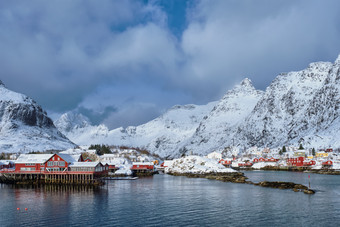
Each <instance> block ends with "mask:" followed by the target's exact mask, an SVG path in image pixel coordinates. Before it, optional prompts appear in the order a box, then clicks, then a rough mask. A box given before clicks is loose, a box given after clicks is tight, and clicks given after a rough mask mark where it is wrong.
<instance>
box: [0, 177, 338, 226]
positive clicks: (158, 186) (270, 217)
mask: <svg viewBox="0 0 340 227" xmlns="http://www.w3.org/2000/svg"><path fill="white" fill-rule="evenodd" d="M246 175H247V176H248V177H249V178H250V180H252V181H262V180H272V179H274V178H275V179H274V180H284V181H292V182H295V183H303V184H306V179H307V181H308V175H306V174H297V173H289V172H247V173H246ZM287 179H288V180H287ZM311 179H312V182H313V185H314V187H315V188H317V189H318V190H319V191H318V193H317V194H315V195H312V196H310V195H305V194H303V193H295V192H293V191H291V190H279V189H271V188H261V187H256V186H253V185H246V184H233V183H224V182H219V181H215V180H207V179H197V178H186V177H173V176H169V175H156V176H154V177H149V178H140V179H138V180H133V181H108V182H107V184H106V185H104V186H102V187H100V188H94V187H86V186H69V185H67V186H57V185H45V186H42V187H36V186H26V187H22V186H20V187H17V186H10V185H0V192H1V193H0V201H1V204H2V205H1V206H0V220H1V221H2V223H5V226H6V225H7V226H13V225H14V226H27V225H34V226H64V225H67V226H68V225H72V226H84V225H99V226H126V225H129V226H130V225H131V226H132V225H134V226H145V225H148V226H150V225H153V226H155V225H156V226H164V225H170V226H179V225H181V226H197V225H203V226H226V225H233V226H244V225H258V226H273V225H301V226H302V225H308V226H313V225H314V226H320V225H323V226H325V225H332V224H334V223H336V222H335V221H337V220H339V217H340V205H339V204H340V199H339V197H338V195H339V191H340V181H339V176H321V175H318V176H315V175H313V176H312V177H311ZM17 208H20V211H17V210H16V209H17ZM25 208H28V210H27V211H25ZM329 216H331V217H333V219H329V218H327V217H329Z"/></svg>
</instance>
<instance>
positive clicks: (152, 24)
mask: <svg viewBox="0 0 340 227" xmlns="http://www.w3.org/2000/svg"><path fill="white" fill-rule="evenodd" d="M195 3H197V4H195V5H194V7H193V8H188V12H187V13H188V18H187V22H186V24H187V27H186V29H185V30H184V31H183V34H182V36H180V37H179V38H178V36H174V35H173V34H172V33H171V29H169V28H168V27H167V24H168V23H167V21H168V15H167V14H166V12H165V11H164V9H163V8H161V7H160V6H159V5H158V1H149V3H147V4H144V3H143V2H138V1H78V0H75V1H66V0H65V1H48V2H46V1H30V2H26V1H6V2H1V3H0V30H1V33H0V68H1V70H2V76H1V80H2V81H3V82H5V83H6V84H7V87H9V88H12V89H14V90H16V91H19V92H23V93H25V94H28V95H30V96H32V97H33V98H34V99H36V100H37V101H38V103H40V104H42V105H43V107H44V108H47V109H49V110H51V111H52V112H63V111H67V110H71V109H77V108H80V107H83V108H87V109H89V110H93V112H94V113H98V114H99V115H101V116H106V115H105V114H104V115H103V113H104V112H105V111H108V110H113V109H114V111H113V112H112V115H110V117H107V118H106V120H105V122H106V123H108V124H111V123H110V122H111V121H112V122H123V121H125V122H126V123H124V124H123V123H122V124H123V125H126V124H128V123H129V122H130V123H131V124H137V123H136V122H140V123H142V122H143V121H145V120H146V119H150V118H151V117H154V116H155V114H156V113H160V112H162V111H163V110H164V109H166V108H168V107H170V106H172V105H174V104H185V103H187V102H191V103H196V104H203V103H206V102H208V101H212V100H217V99H218V98H220V97H221V96H222V95H223V93H225V92H226V90H227V89H230V88H231V87H232V86H233V85H234V84H235V83H236V82H237V81H240V80H241V79H242V78H244V77H246V76H247V77H250V78H251V79H252V81H253V82H254V83H255V85H256V86H257V87H260V88H264V87H265V86H266V85H268V84H269V83H270V81H271V80H272V79H274V77H275V76H276V74H278V73H280V72H281V71H289V70H299V69H301V68H303V67H305V66H307V65H308V63H309V62H311V61H318V60H329V61H333V60H334V59H335V58H336V56H337V55H338V54H339V51H340V50H339V41H338V40H340V30H339V27H340V3H339V2H338V1H332V0H328V1H318V0H313V1H308V0H300V1H280V0H278V1H271V0H266V1H256V2H255V1H228V0H214V1H198V2H196V1H195ZM138 109H144V110H145V111H143V116H140V118H138V119H137V118H136V120H133V118H134V116H133V115H132V114H127V113H136V110H138ZM107 116H109V115H107ZM119 119H120V120H119ZM113 125H116V123H112V124H111V126H113Z"/></svg>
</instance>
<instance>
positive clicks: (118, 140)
mask: <svg viewBox="0 0 340 227" xmlns="http://www.w3.org/2000/svg"><path fill="white" fill-rule="evenodd" d="M215 104H216V103H215V102H212V103H209V104H207V105H202V106H199V105H184V106H180V105H177V106H174V107H172V108H171V109H169V110H168V111H167V112H166V113H164V114H163V115H161V116H160V117H158V118H156V119H154V120H152V121H150V122H148V123H146V124H143V125H140V126H137V127H134V126H130V127H127V128H118V129H114V130H109V129H108V128H107V127H106V126H105V125H99V126H92V125H91V124H90V123H89V122H87V123H86V124H82V126H81V125H74V121H72V119H74V118H75V115H74V113H70V112H69V113H66V114H64V115H62V116H61V117H60V119H58V120H57V121H55V125H56V127H57V128H58V129H59V130H61V132H63V133H64V134H65V135H66V136H67V137H68V138H70V139H71V140H72V141H73V142H75V143H77V144H80V145H90V144H101V143H103V144H109V145H127V146H133V147H143V148H146V149H148V150H149V151H150V152H152V153H155V154H158V155H160V156H161V157H168V156H172V155H173V151H174V150H175V149H176V148H177V147H178V146H179V145H180V144H181V143H182V142H183V141H185V140H186V139H188V138H190V137H191V136H192V135H193V134H194V132H195V130H196V128H197V127H198V125H199V124H200V122H201V121H202V119H203V117H204V116H205V115H207V114H208V113H209V112H210V111H211V109H212V108H213V107H214V105H215ZM76 116H78V117H79V119H84V118H83V116H81V115H79V114H78V115H76ZM69 125H72V126H71V127H68V126H69ZM65 126H66V127H65ZM70 129H71V130H70Z"/></svg>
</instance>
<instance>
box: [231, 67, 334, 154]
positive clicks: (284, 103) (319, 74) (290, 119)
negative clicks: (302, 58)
mask: <svg viewBox="0 0 340 227" xmlns="http://www.w3.org/2000/svg"><path fill="white" fill-rule="evenodd" d="M335 68H336V64H331V63H329V62H317V63H312V64H310V65H309V67H308V68H307V69H305V70H302V71H298V72H290V73H288V74H281V75H279V76H278V77H277V78H276V79H275V80H274V81H273V82H272V83H271V85H270V86H269V87H268V88H267V89H266V92H265V94H264V95H263V97H262V98H261V100H260V101H259V102H258V103H257V105H256V106H255V108H254V110H253V111H252V112H251V114H250V115H249V116H248V117H247V118H246V119H245V120H244V123H243V124H242V125H241V126H240V127H239V128H238V132H239V134H238V135H237V136H236V140H237V142H238V144H246V146H262V147H263V146H267V147H280V146H282V145H288V144H293V145H297V144H299V143H303V144H306V145H308V143H309V142H308V141H305V139H304V137H306V136H307V135H308V136H310V138H309V139H308V140H314V139H315V138H316V137H317V134H315V132H316V131H318V130H320V129H321V128H320V127H321V125H318V124H315V123H314V124H311V119H315V120H316V119H318V118H320V117H321V118H323V115H328V114H329V111H330V109H329V110H325V111H324V113H321V111H320V110H321V109H322V108H325V107H326V106H325V105H326V102H324V101H322V100H321V99H320V96H323V95H326V96H329V95H327V91H326V90H328V89H329V88H326V87H327V86H326V83H328V82H327V81H329V79H328V78H329V77H330V72H332V70H333V71H334V70H335ZM329 83H330V84H331V85H330V86H335V82H334V80H333V81H329ZM331 93H333V92H331ZM318 94H319V95H318ZM326 99H327V100H328V101H330V100H329V97H327V98H326ZM330 102H331V104H330V105H333V104H334V103H335V100H334V101H330ZM313 106H314V107H313ZM326 108H328V107H326ZM333 119H334V118H332V119H328V120H327V123H326V124H330V123H331V121H332V120H333ZM316 121H317V120H316ZM333 123H337V124H338V123H339V122H333ZM333 136H335V135H333ZM319 142H321V144H314V145H328V144H325V141H319Z"/></svg>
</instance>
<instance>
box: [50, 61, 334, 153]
mask: <svg viewBox="0 0 340 227" xmlns="http://www.w3.org/2000/svg"><path fill="white" fill-rule="evenodd" d="M339 116H340V56H339V57H338V59H337V60H336V61H335V63H330V62H316V63H311V64H310V65H309V66H308V67H307V68H306V69H304V70H301V71H297V72H289V73H283V74H280V75H278V76H277V77H276V78H275V79H274V81H273V82H272V83H271V84H270V86H268V87H267V89H266V90H265V91H264V92H263V91H258V90H256V89H255V88H254V87H253V86H252V84H251V81H250V80H249V79H245V80H243V81H242V82H241V83H240V84H239V85H237V86H236V87H234V89H232V90H230V91H228V92H227V93H226V94H225V96H224V97H223V98H222V99H221V100H220V101H218V102H213V103H209V104H207V105H203V106H196V105H186V106H175V107H173V108H171V109H170V110H169V111H167V112H166V113H165V114H163V115H162V116H160V117H158V118H156V119H154V120H153V121H150V122H148V123H146V124H143V125H140V126H137V127H127V128H125V129H124V128H118V129H114V130H109V129H108V128H107V127H106V126H105V125H99V126H91V125H90V124H89V123H85V124H82V126H79V125H80V124H79V123H76V125H72V123H62V122H63V121H60V122H59V123H57V122H56V125H57V127H58V128H59V129H61V130H62V132H63V133H65V134H66V135H67V136H68V137H69V138H70V139H71V140H72V141H74V142H76V143H78V144H91V143H105V144H113V145H128V146H138V147H144V148H146V149H148V150H149V151H151V152H152V153H155V154H158V155H160V156H161V157H166V158H174V157H180V156H181V155H182V154H184V153H185V154H191V153H193V154H199V155H205V154H207V153H210V152H211V151H214V150H221V149H224V148H225V147H230V146H233V145H235V146H237V147H238V148H241V150H242V149H243V148H245V147H252V146H258V147H272V148H276V147H282V146H283V145H286V146H287V145H295V146H297V145H298V144H300V143H302V144H303V145H305V146H307V147H315V148H318V147H329V146H331V147H333V148H337V147H340V134H339V133H338V132H339V131H340V118H339ZM65 119H66V120H67V119H68V118H65ZM65 119H64V121H65ZM70 119H71V118H70ZM70 119H68V120H67V121H72V122H73V120H70ZM74 122H75V121H74ZM63 124H64V125H63ZM65 125H66V126H65ZM67 125H71V126H70V127H68V126H67ZM67 128H70V129H69V130H68V129H67Z"/></svg>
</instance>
